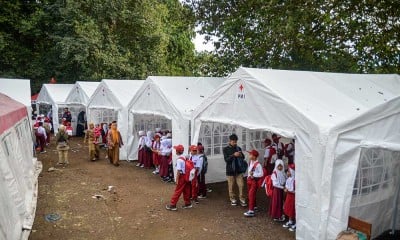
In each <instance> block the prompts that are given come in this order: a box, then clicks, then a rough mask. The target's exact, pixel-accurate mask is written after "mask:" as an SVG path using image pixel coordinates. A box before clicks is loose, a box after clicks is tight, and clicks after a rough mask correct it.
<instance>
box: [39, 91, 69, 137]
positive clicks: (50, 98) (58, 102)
mask: <svg viewBox="0 0 400 240" xmlns="http://www.w3.org/2000/svg"><path fill="white" fill-rule="evenodd" d="M73 86H74V85H73V84H43V86H42V88H41V89H40V92H39V96H38V98H37V101H36V104H37V106H38V113H40V114H47V112H43V110H41V106H42V104H47V105H51V109H52V112H53V128H54V134H56V133H57V132H58V128H59V126H60V122H61V116H60V115H59V110H62V108H63V107H64V106H66V105H65V99H66V98H67V96H68V94H69V92H70V91H71V89H72V87H73Z"/></svg>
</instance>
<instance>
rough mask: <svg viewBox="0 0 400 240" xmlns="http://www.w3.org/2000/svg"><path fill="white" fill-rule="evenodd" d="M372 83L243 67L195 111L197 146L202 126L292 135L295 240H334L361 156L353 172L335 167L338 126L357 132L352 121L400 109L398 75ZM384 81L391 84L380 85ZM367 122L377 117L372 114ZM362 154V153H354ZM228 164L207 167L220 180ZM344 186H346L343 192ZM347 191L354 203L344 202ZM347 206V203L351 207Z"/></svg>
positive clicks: (344, 220) (369, 79) (343, 222)
mask: <svg viewBox="0 0 400 240" xmlns="http://www.w3.org/2000/svg"><path fill="white" fill-rule="evenodd" d="M364 76H366V75H364ZM366 78H367V79H366V80H365V81H364V82H363V81H362V77H360V76H358V75H352V74H349V75H348V76H347V77H346V76H345V74H327V76H326V77H325V75H324V74H323V73H313V72H298V71H281V70H266V69H247V68H239V69H238V70H237V71H236V72H235V73H233V74H232V75H231V77H230V78H229V79H228V80H227V81H226V82H225V83H224V84H223V85H222V86H221V87H220V88H219V89H218V90H217V91H216V92H214V93H213V94H212V96H210V97H209V98H208V99H207V100H206V101H204V102H203V104H201V106H200V107H199V108H198V109H196V111H195V112H194V113H193V116H192V119H193V121H192V126H193V128H192V130H193V132H192V135H193V141H197V140H198V139H199V134H200V131H201V125H202V124H203V123H204V122H217V123H223V124H228V125H234V126H241V127H244V128H247V129H262V130H265V131H270V132H275V133H277V134H280V135H283V136H285V137H288V138H292V137H293V136H294V137H295V139H296V178H297V180H296V212H297V213H296V215H297V231H296V239H307V240H308V239H335V238H336V235H337V234H338V233H339V232H340V231H341V230H343V229H345V228H344V226H345V225H346V224H347V217H348V210H349V207H350V201H351V193H352V187H353V184H354V178H355V172H356V170H357V166H358V165H357V163H358V162H357V161H358V158H359V156H357V158H356V159H354V158H353V159H352V160H351V161H349V162H346V164H345V166H347V167H342V168H340V169H337V168H336V165H337V164H336V162H335V161H336V160H337V156H336V155H335V154H336V153H335V149H336V144H337V143H338V137H339V133H340V131H338V128H337V126H342V125H341V124H343V126H342V127H343V128H347V130H351V129H353V128H355V126H357V122H356V121H355V122H350V121H349V119H354V118H356V117H357V116H360V115H363V113H366V112H368V111H369V110H370V109H373V108H374V107H376V106H378V105H380V104H382V105H383V106H386V107H388V106H389V105H390V108H392V109H391V111H392V112H394V111H395V110H394V109H393V108H394V106H395V107H397V109H400V107H399V106H400V105H398V104H397V105H396V104H395V103H393V102H390V99H393V98H395V97H396V96H398V95H399V91H398V90H399V89H400V80H399V78H398V76H397V75H389V76H386V75H374V76H373V77H371V76H369V75H368V77H366ZM353 79H355V81H354V82H353V81H352V80H353ZM380 79H384V81H383V82H386V83H387V85H385V84H381V82H380ZM345 83H346V84H345ZM372 83H379V84H372ZM388 86H392V87H393V86H394V87H395V88H394V89H392V88H391V87H388ZM342 88H344V89H342ZM364 89H367V90H366V91H364ZM342 90H343V91H342ZM356 90H357V91H356ZM389 102H390V103H389ZM381 110H382V109H381ZM365 117H366V118H367V119H369V120H371V118H369V117H370V114H368V115H365ZM358 120H360V119H358ZM361 122H362V121H361ZM343 131H344V130H343ZM366 131H367V130H366ZM370 131H373V130H370ZM388 135H390V134H388ZM360 136H362V135H360ZM391 136H392V137H393V135H391ZM395 137H396V138H397V139H399V137H398V136H396V135H395ZM397 141H398V140H397ZM349 154H350V153H349ZM356 155H357V151H355V152H352V153H351V154H350V155H349V156H350V157H354V156H356ZM344 156H345V155H344ZM220 161H223V160H222V159H221V160H220ZM353 161H356V163H354V162H353ZM334 163H335V165H334ZM211 164H212V163H211ZM210 166H212V165H210ZM334 166H335V167H334ZM340 166H341V165H340V164H339V166H338V167H340ZM223 167H224V164H223V163H221V164H220V165H218V166H217V169H210V168H209V172H208V174H207V177H209V178H212V179H216V180H217V179H220V178H221V177H220V178H218V176H216V175H218V174H219V175H225V168H223ZM222 168H223V169H222ZM350 168H352V169H353V170H349V169H350ZM214 171H215V172H214ZM349 171H350V173H351V171H353V173H354V174H353V175H352V179H350V178H351V176H350V177H349V176H348V175H346V177H342V175H343V173H346V172H347V173H348V172H349ZM350 175H351V174H350ZM340 183H342V184H343V183H345V184H344V187H343V185H340ZM346 187H347V188H346ZM338 189H341V190H338ZM344 189H345V190H344ZM336 191H338V192H336ZM344 191H347V197H348V198H345V197H343V194H344ZM349 193H350V194H349ZM340 201H342V203H341V202H340ZM343 202H344V203H343ZM344 206H348V207H347V210H346V207H344ZM343 207H344V208H343ZM346 211H347V213H346ZM340 214H342V215H340ZM337 215H340V216H339V217H338V216H337Z"/></svg>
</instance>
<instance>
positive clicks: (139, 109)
mask: <svg viewBox="0 0 400 240" xmlns="http://www.w3.org/2000/svg"><path fill="white" fill-rule="evenodd" d="M223 81H224V78H213V77H164V76H149V77H148V78H147V79H146V81H145V83H144V84H143V86H142V87H141V88H140V90H139V91H138V93H137V94H136V95H135V96H134V98H133V99H132V101H131V103H130V104H129V146H130V149H129V155H128V159H130V160H135V159H137V145H138V142H137V141H138V137H137V132H138V131H140V130H144V131H153V132H154V131H155V129H134V123H136V122H135V121H136V120H135V118H134V116H140V115H147V116H149V115H150V116H152V117H150V119H149V121H150V122H151V121H154V120H155V119H156V118H158V117H157V116H161V117H163V118H165V119H168V120H169V121H170V124H169V125H170V126H172V129H169V130H172V144H173V145H177V144H182V145H183V146H184V147H185V148H186V149H187V147H188V145H189V138H190V137H189V136H190V119H191V114H192V112H193V110H194V109H195V108H196V107H197V106H199V105H200V103H201V102H203V101H204V99H206V98H207V97H208V96H209V95H210V94H211V93H212V92H213V91H214V90H215V89H217V87H218V86H219V85H221V83H222V82H223ZM150 125H152V126H154V124H150ZM174 160H175V159H174Z"/></svg>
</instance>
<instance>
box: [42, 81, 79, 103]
mask: <svg viewBox="0 0 400 240" xmlns="http://www.w3.org/2000/svg"><path fill="white" fill-rule="evenodd" d="M73 86H74V84H43V86H42V89H40V92H39V97H38V98H37V102H38V103H46V104H50V105H53V104H65V99H66V98H67V96H68V94H69V92H70V91H71V89H72V88H73Z"/></svg>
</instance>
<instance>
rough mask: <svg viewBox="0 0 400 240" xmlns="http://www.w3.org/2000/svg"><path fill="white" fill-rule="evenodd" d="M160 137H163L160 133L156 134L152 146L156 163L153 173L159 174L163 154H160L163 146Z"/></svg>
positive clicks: (154, 162)
mask: <svg viewBox="0 0 400 240" xmlns="http://www.w3.org/2000/svg"><path fill="white" fill-rule="evenodd" d="M160 138H161V136H160V134H158V133H157V134H156V135H155V136H154V141H153V145H152V146H151V148H152V151H153V164H154V167H155V168H156V169H155V170H154V171H153V174H158V173H159V172H160V160H161V156H160V155H159V154H158V153H159V152H160V146H161V143H160Z"/></svg>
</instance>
